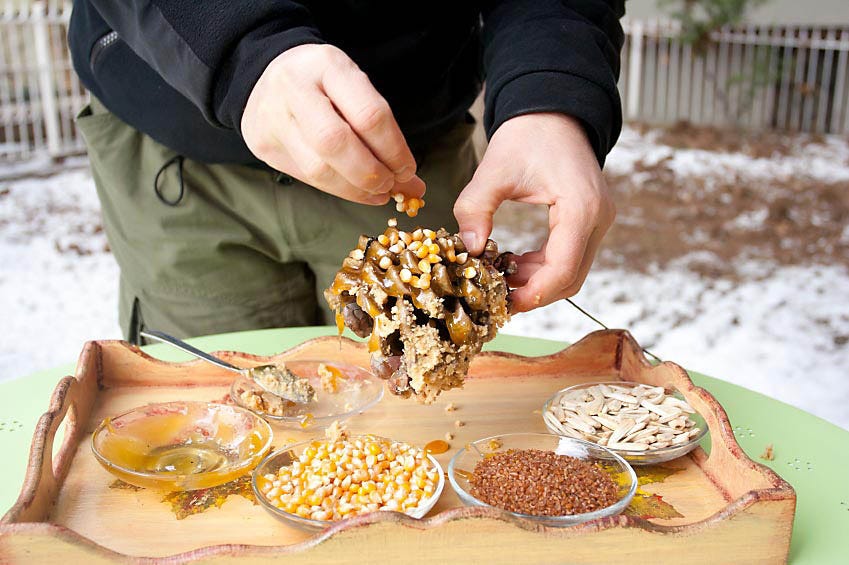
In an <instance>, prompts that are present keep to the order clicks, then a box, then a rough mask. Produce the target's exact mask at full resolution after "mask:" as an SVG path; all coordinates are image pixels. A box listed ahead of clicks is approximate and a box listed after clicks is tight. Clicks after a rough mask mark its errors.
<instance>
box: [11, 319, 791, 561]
mask: <svg viewBox="0 0 849 565" xmlns="http://www.w3.org/2000/svg"><path fill="white" fill-rule="evenodd" d="M223 356H224V357H225V358H229V360H231V361H233V362H234V363H236V364H240V363H244V364H260V363H265V362H268V361H273V360H276V359H287V358H326V359H335V360H337V361H346V362H352V363H358V364H365V363H366V362H367V353H366V352H365V350H364V349H363V348H362V347H360V346H359V345H356V344H354V343H353V342H350V341H348V340H339V339H336V338H320V339H317V340H312V341H310V342H306V343H305V344H303V345H302V346H299V347H297V348H294V349H292V350H289V351H287V352H286V353H284V354H281V355H278V356H274V357H271V358H267V357H254V356H248V355H240V354H226V353H225V354H224V355H223ZM617 378H622V379H625V380H632V381H638V382H647V383H652V384H661V385H665V386H674V387H676V388H678V389H679V390H681V392H682V393H683V394H684V395H685V397H687V399H688V400H689V401H690V402H691V404H693V406H694V407H695V408H696V409H697V410H699V412H700V413H701V414H702V415H703V416H704V417H705V419H706V421H707V422H708V425H709V428H710V430H711V437H712V443H711V456H710V457H706V456H705V454H704V452H702V451H701V450H700V449H697V450H696V451H695V452H693V454H692V455H691V456H688V457H684V458H682V459H679V460H677V461H676V462H674V463H673V465H674V466H678V467H681V468H682V469H683V470H682V471H681V472H678V473H675V474H673V475H671V476H670V477H668V478H667V479H666V480H665V481H664V482H663V483H658V484H654V485H651V486H649V487H646V490H650V491H652V492H657V493H658V494H661V495H662V496H663V498H664V500H665V501H666V502H668V503H670V504H672V505H673V506H674V507H675V508H676V509H677V510H678V511H679V512H680V513H681V514H683V515H684V517H683V518H676V519H671V520H651V521H646V520H641V519H639V518H630V517H622V516H620V517H616V518H613V519H608V520H603V521H598V522H594V523H591V524H585V525H583V526H580V527H576V528H569V529H545V528H538V527H534V526H530V525H528V524H526V523H524V522H521V521H516V520H512V519H509V518H505V516H504V515H503V514H502V513H500V512H499V511H496V510H492V509H476V508H465V507H462V506H461V505H460V503H459V501H458V499H457V497H456V495H455V494H454V492H453V491H452V490H451V488H450V486H449V485H447V484H446V489H445V491H444V493H443V495H442V497H441V499H440V501H439V502H438V503H437V506H436V507H435V508H434V510H433V511H432V512H431V514H430V517H431V518H430V519H429V520H426V521H422V522H416V521H415V520H410V519H407V518H405V517H402V516H400V515H397V514H394V513H378V514H376V515H372V516H364V517H360V518H357V519H355V520H354V521H352V522H349V523H342V524H339V525H337V526H335V527H334V528H333V529H331V530H330V531H327V532H324V533H323V534H319V535H313V536H312V537H310V535H309V534H305V533H303V532H300V531H298V530H294V529H291V528H288V527H287V526H285V525H283V524H281V523H279V522H277V521H275V520H274V519H273V518H272V517H271V516H269V515H267V514H266V513H265V512H264V511H263V510H262V509H261V507H259V506H253V505H251V503H250V502H248V501H247V500H245V499H242V498H241V497H238V496H235V497H231V498H230V499H228V501H227V502H226V503H225V504H224V505H223V506H222V507H221V508H220V509H210V510H208V511H206V512H205V513H203V514H199V515H195V516H190V517H188V518H186V519H184V520H179V521H178V520H176V519H175V517H174V515H173V513H172V512H171V510H170V508H169V507H168V506H167V505H166V504H163V503H162V502H160V500H161V494H157V493H154V492H150V491H137V492H133V491H128V490H120V489H110V488H108V485H109V484H110V483H111V482H112V480H113V479H112V476H111V475H109V474H108V473H107V472H106V471H105V470H103V469H102V468H101V467H100V465H99V464H97V462H96V461H95V459H94V457H93V455H92V454H91V450H90V446H89V437H90V433H91V431H93V429H94V427H95V426H96V425H97V423H99V422H100V420H101V419H102V418H103V417H105V416H108V415H113V414H116V413H118V412H121V411H123V410H125V409H128V408H132V407H134V406H137V405H139V404H144V403H146V402H156V401H164V400H175V399H188V400H191V399H197V400H217V399H220V398H222V397H223V396H224V395H225V394H226V392H227V389H228V386H229V383H230V377H229V375H228V374H227V373H226V372H224V371H223V370H220V369H218V368H216V367H213V366H210V365H207V364H204V363H201V362H191V363H184V364H170V363H163V362H160V361H157V360H155V359H152V358H150V357H147V356H146V355H144V354H143V353H141V352H139V351H138V350H136V349H135V348H131V347H130V346H127V345H126V344H124V343H122V342H95V343H91V344H89V345H88V346H87V347H86V350H85V352H84V355H83V357H82V358H81V362H80V366H79V368H78V371H77V375H76V378H75V379H68V380H66V381H63V382H62V383H60V385H59V387H58V388H57V393H56V394H55V395H54V402H53V405H52V406H51V412H50V413H48V414H47V415H45V418H44V419H43V420H44V426H42V425H41V424H40V426H39V429H38V431H37V433H36V438H35V440H34V448H33V455H32V457H31V460H30V468H29V472H28V475H27V481H26V483H25V485H24V488H23V490H22V494H21V497H20V498H19V500H18V503H17V504H16V505H15V506H14V507H13V508H12V509H11V510H10V511H9V512H8V513H7V515H6V516H5V517H4V518H3V521H2V524H0V551H2V553H0V557H3V556H6V557H21V556H23V555H24V553H22V552H27V553H26V555H28V559H27V560H29V558H32V557H35V556H37V555H39V556H40V555H43V556H44V558H45V559H46V558H49V557H50V556H54V557H55V556H56V555H62V556H63V561H67V562H70V561H73V560H75V559H76V560H79V561H80V562H92V560H95V559H98V558H103V559H112V558H115V557H118V556H122V555H123V556H148V557H163V556H176V557H174V559H173V561H175V562H183V561H187V560H192V559H195V558H210V559H211V558H214V557H215V556H220V557H223V556H227V555H231V556H232V555H234V554H238V555H240V556H242V557H245V558H248V557H253V558H255V559H257V560H258V561H265V560H267V559H269V558H270V557H272V556H280V557H284V556H286V557H287V560H293V559H294V562H299V559H297V558H302V559H303V562H306V561H309V562H311V563H321V562H325V561H328V562H329V561H333V560H339V559H340V558H341V557H342V556H343V555H349V556H350V555H351V553H350V551H351V550H352V548H358V551H367V552H368V555H369V559H371V558H378V557H379V556H380V555H385V556H386V559H390V558H392V557H394V558H397V557H398V556H401V555H406V554H407V553H409V552H412V555H413V556H415V559H416V560H433V561H445V560H446V559H448V558H450V556H451V555H452V554H453V555H454V556H455V557H456V556H457V554H456V553H455V552H456V551H462V553H460V554H459V555H463V556H466V557H471V556H473V555H474V556H479V557H484V556H489V557H488V558H487V560H488V561H502V560H503V561H509V560H512V561H517V560H519V561H522V560H534V561H539V560H546V556H548V558H549V559H550V557H551V556H552V555H558V554H560V553H559V552H561V551H562V552H567V553H565V554H567V555H569V556H570V560H571V561H574V562H593V561H596V562H614V561H617V560H619V558H621V559H622V560H626V561H627V560H632V559H634V558H635V557H639V556H640V555H642V556H644V557H645V558H649V557H652V556H653V557H655V558H656V557H657V556H658V555H662V553H658V552H675V554H676V556H678V555H679V553H681V552H683V550H684V549H685V548H690V549H687V553H690V554H691V555H693V556H695V557H693V559H694V560H695V561H698V560H700V559H698V556H701V558H702V559H704V558H705V556H708V555H711V556H714V557H715V558H716V557H718V558H719V561H722V559H721V556H723V555H724V556H725V557H726V558H728V559H730V558H731V557H732V556H733V557H734V560H735V561H740V560H741V559H744V558H746V557H747V556H750V558H751V560H752V561H753V562H754V561H756V562H770V561H771V562H779V561H783V560H785V559H786V556H787V549H788V546H789V539H790V532H791V529H792V519H793V509H794V505H795V496H794V494H793V491H792V489H791V488H790V487H789V485H788V484H787V483H785V482H784V481H783V480H781V479H780V478H779V477H778V476H777V475H775V474H774V473H773V472H772V471H770V470H768V469H766V468H765V467H763V466H761V465H759V464H757V463H754V462H752V461H751V460H749V459H748V458H746V457H745V455H744V454H743V453H742V451H741V450H740V449H739V446H737V443H736V442H735V440H734V436H733V434H732V431H731V428H730V425H729V424H728V421H727V418H726V417H725V413H724V411H723V410H722V408H721V407H720V406H719V405H718V404H717V403H716V402H715V400H713V398H712V397H711V396H710V395H709V394H707V393H706V392H705V391H704V390H702V389H698V388H696V387H694V386H693V385H692V383H691V382H690V380H689V378H688V377H687V376H686V373H685V372H684V371H683V370H681V369H680V368H679V367H677V366H676V365H674V364H671V363H666V364H664V365H661V366H658V367H654V368H652V367H651V366H650V365H649V364H648V363H647V362H646V361H645V359H644V358H643V356H642V354H641V352H640V349H639V346H637V344H636V343H635V342H634V341H633V340H632V339H631V338H630V336H629V335H628V334H627V333H625V332H619V331H605V332H596V333H594V334H591V335H590V336H588V337H587V338H585V339H584V340H582V341H581V342H579V343H577V344H575V345H574V346H572V347H570V348H568V349H566V350H564V351H563V352H561V353H559V354H555V355H552V356H548V357H541V358H525V357H520V356H514V355H508V354H499V353H486V354H482V355H481V356H479V357H478V358H477V359H476V360H475V363H474V364H473V366H472V373H471V375H470V377H469V378H468V380H467V383H466V386H465V388H464V389H463V390H461V391H451V392H449V393H446V394H444V395H443V397H442V398H441V400H440V402H438V403H437V404H436V405H433V406H421V405H418V404H416V403H415V402H414V401H411V400H402V399H398V398H395V397H391V395H387V397H386V398H384V400H383V401H382V402H381V403H380V404H378V405H377V406H376V407H375V408H373V409H372V410H370V411H368V412H366V413H365V414H362V415H359V416H357V417H355V418H353V419H352V420H350V421H349V427H350V429H351V430H352V431H353V432H355V433H356V432H369V433H378V434H381V435H385V436H389V437H393V438H395V439H400V440H404V441H409V442H411V443H414V444H417V445H423V444H425V443H426V442H428V441H430V440H432V439H439V438H442V437H443V436H444V435H445V433H446V432H447V431H451V432H452V433H454V434H455V436H456V437H455V439H454V441H453V442H452V449H451V450H450V451H449V452H448V453H446V454H443V455H440V456H438V457H437V458H438V459H439V460H440V462H441V463H442V464H443V467H447V463H448V460H449V459H450V458H451V456H452V455H453V454H454V452H455V451H456V448H458V447H461V446H462V445H464V444H465V443H466V442H468V441H469V440H473V439H477V438H480V437H484V436H487V435H492V434H497V433H505V432H513V431H540V432H544V431H546V430H545V426H544V424H543V421H542V417H541V415H540V408H541V407H542V404H543V402H544V401H545V400H546V399H547V398H548V397H549V396H550V395H551V394H553V393H554V392H555V391H557V390H559V389H560V388H563V387H565V386H569V385H572V384H577V383H581V382H588V381H601V380H615V379H617ZM178 383H179V384H178ZM98 385H99V386H98ZM448 402H453V403H454V404H455V405H456V406H457V410H456V411H455V412H450V413H447V412H445V410H444V406H445V405H446V404H447V403H448ZM68 405H70V406H71V407H72V409H71V412H72V413H73V412H74V411H75V412H76V414H77V417H78V419H79V422H80V423H81V425H80V426H79V427H78V428H74V429H69V432H66V434H65V442H64V444H63V446H62V447H61V448H60V449H59V455H58V457H57V459H56V462H55V464H51V462H50V460H49V459H50V458H49V455H48V454H49V453H51V452H52V446H51V443H52V439H53V433H55V428H56V426H57V425H58V421H59V420H60V419H61V416H62V414H63V413H64V411H65V410H67V407H68ZM54 409H55V410H54ZM456 420H460V421H462V422H464V423H465V425H464V426H462V427H459V428H458V427H455V421H456ZM275 434H276V435H275V445H277V446H281V445H284V444H286V443H290V442H293V441H299V440H301V439H306V438H307V437H310V435H315V432H314V433H312V434H305V433H303V432H294V431H288V430H279V429H277V430H275ZM54 468H55V471H54V470H52V469H54ZM590 542H592V543H590ZM233 544H235V545H233ZM676 559H680V557H676ZM168 561H169V562H171V561H172V560H171V559H169V560H168ZM683 561H684V562H686V559H684V560H683Z"/></svg>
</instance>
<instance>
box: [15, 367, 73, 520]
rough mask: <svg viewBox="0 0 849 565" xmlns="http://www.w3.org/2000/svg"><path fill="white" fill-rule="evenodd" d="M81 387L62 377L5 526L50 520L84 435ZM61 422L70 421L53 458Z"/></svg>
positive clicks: (40, 424)
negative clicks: (80, 400)
mask: <svg viewBox="0 0 849 565" xmlns="http://www.w3.org/2000/svg"><path fill="white" fill-rule="evenodd" d="M81 388H82V387H81V386H80V384H79V383H78V382H77V380H76V379H75V378H74V377H63V378H62V379H61V380H60V381H59V383H58V384H57V385H56V388H55V389H54V391H53V396H52V397H51V398H50V408H49V409H48V410H47V412H45V413H44V414H42V415H41V418H39V419H38V423H37V424H36V427H35V435H34V436H33V442H32V447H31V448H30V453H29V460H28V462H27V470H26V478H25V479H24V485H23V488H22V489H21V494H20V496H19V497H18V500H17V502H15V504H14V506H12V508H11V509H10V510H9V511H8V512H7V513H6V515H5V516H3V520H2V523H12V522H43V521H45V520H47V517H48V514H49V512H50V508H51V507H52V505H53V503H54V502H55V500H56V497H57V495H58V493H59V488H60V487H61V485H62V481H63V480H64V479H65V476H66V475H67V473H68V470H69V469H70V467H71V460H72V459H73V456H74V453H75V451H76V446H77V444H79V441H80V436H81V435H82V433H83V430H82V429H81V428H80V424H79V418H78V410H77V404H78V401H79V396H80V393H81V390H80V389H81ZM62 422H67V423H66V427H65V437H64V440H63V441H62V445H61V446H60V448H59V451H58V452H57V453H56V457H55V459H54V457H53V443H54V440H55V439H56V432H57V431H58V430H59V426H60V425H62Z"/></svg>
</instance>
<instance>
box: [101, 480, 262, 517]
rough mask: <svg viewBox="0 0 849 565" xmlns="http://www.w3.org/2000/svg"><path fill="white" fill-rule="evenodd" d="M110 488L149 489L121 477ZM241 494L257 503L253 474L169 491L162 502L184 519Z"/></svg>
mask: <svg viewBox="0 0 849 565" xmlns="http://www.w3.org/2000/svg"><path fill="white" fill-rule="evenodd" d="M109 488H114V489H119V490H129V491H133V492H136V491H140V490H147V489H144V488H142V487H137V486H135V485H131V484H130V483H126V482H124V481H122V480H120V479H116V480H115V481H113V482H112V483H111V484H110V485H109ZM235 494H237V495H239V496H242V497H244V498H246V499H248V500H250V501H251V502H252V503H253V504H256V503H257V500H256V497H255V496H254V492H253V488H251V476H250V475H244V476H242V477H239V478H238V479H236V480H233V481H230V482H229V483H224V484H223V485H218V486H217V487H211V488H203V489H198V490H187V491H182V492H181V491H177V492H169V493H168V494H166V495H165V496H164V497H163V498H162V502H167V503H168V504H170V505H171V510H172V511H173V512H174V516H176V517H177V519H178V520H182V519H183V518H186V517H188V516H191V515H193V514H200V513H201V512H204V511H205V510H207V509H208V508H212V507H215V508H220V507H221V505H222V504H224V502H226V501H227V498H229V497H230V496H231V495H235Z"/></svg>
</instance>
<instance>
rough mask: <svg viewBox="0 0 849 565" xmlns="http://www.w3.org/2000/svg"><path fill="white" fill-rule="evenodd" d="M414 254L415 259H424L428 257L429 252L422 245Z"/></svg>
mask: <svg viewBox="0 0 849 565" xmlns="http://www.w3.org/2000/svg"><path fill="white" fill-rule="evenodd" d="M415 254H416V257H418V258H419V259H424V258H425V257H427V256H428V255H430V250H429V249H428V248H427V247H425V246H424V245H422V246H421V247H419V248H418V249H417V250H416V251H415Z"/></svg>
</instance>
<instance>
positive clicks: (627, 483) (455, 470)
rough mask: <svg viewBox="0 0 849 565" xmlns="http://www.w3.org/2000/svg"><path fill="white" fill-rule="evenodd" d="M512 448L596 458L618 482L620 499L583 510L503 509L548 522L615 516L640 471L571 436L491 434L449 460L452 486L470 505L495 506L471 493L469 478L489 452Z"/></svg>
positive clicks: (573, 522) (560, 524) (568, 523)
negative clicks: (543, 512) (539, 511)
mask: <svg viewBox="0 0 849 565" xmlns="http://www.w3.org/2000/svg"><path fill="white" fill-rule="evenodd" d="M511 449H516V450H518V449H539V450H542V451H552V452H554V453H556V454H557V455H568V456H571V457H575V458H577V459H582V460H584V461H592V462H597V463H599V464H600V465H601V466H602V469H603V470H604V471H605V472H607V473H609V474H610V475H611V478H612V479H613V480H614V482H615V483H616V485H617V496H618V500H617V501H616V502H615V503H614V504H612V505H610V506H607V507H605V508H601V509H599V510H595V511H593V512H585V513H583V514H571V515H566V516H535V515H532V514H520V513H518V512H510V511H508V510H502V512H505V513H507V514H511V515H513V516H516V517H519V518H524V519H526V520H531V521H533V522H537V523H540V524H543V525H545V526H553V527H566V526H574V525H576V524H581V523H583V522H589V521H590V520H595V519H597V518H605V517H607V516H615V515H617V514H619V513H621V512H622V511H623V510H625V508H627V507H628V504H630V503H631V499H632V498H633V497H634V493H635V492H636V490H637V475H636V474H635V473H634V469H632V468H631V466H630V465H629V464H628V462H627V461H625V460H624V459H622V458H621V457H619V456H618V455H616V454H615V453H613V452H611V451H610V450H609V449H606V448H604V447H601V446H599V445H596V444H594V443H590V442H588V441H584V440H581V439H574V438H570V437H564V436H557V435H552V434H545V433H513V434H502V435H497V436H490V437H486V438H483V439H479V440H477V441H473V442H472V443H470V444H467V445H466V446H465V447H464V448H462V449H460V451H458V452H457V453H456V454H455V455H454V457H452V458H451V461H450V462H449V463H448V480H449V481H450V482H451V487H452V488H453V489H454V491H455V492H456V493H457V496H459V497H460V500H462V501H463V502H464V503H465V504H466V505H467V506H484V507H488V508H495V507H494V506H491V505H489V504H487V503H485V502H483V501H482V500H479V499H478V498H476V497H474V496H472V494H471V484H470V482H469V479H470V478H471V477H472V473H473V472H474V469H475V465H477V464H478V462H480V461H482V460H483V459H485V458H486V457H487V456H489V455H491V454H493V453H498V452H504V451H507V450H511Z"/></svg>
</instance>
